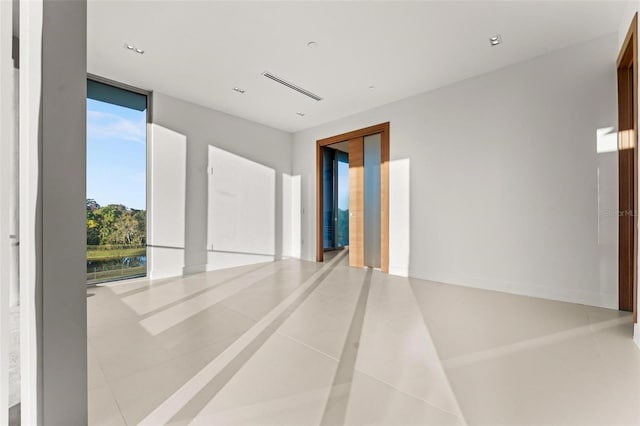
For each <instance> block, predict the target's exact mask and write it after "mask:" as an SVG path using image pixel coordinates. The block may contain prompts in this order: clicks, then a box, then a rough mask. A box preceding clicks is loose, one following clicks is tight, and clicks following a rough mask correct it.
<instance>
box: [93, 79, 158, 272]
mask: <svg viewBox="0 0 640 426" xmlns="http://www.w3.org/2000/svg"><path fill="white" fill-rule="evenodd" d="M148 98H149V96H148V93H146V92H143V91H140V90H137V89H133V88H128V87H123V86H121V85H118V84H117V83H113V82H107V81H105V80H103V79H98V78H94V77H92V78H90V79H89V80H88V81H87V203H86V214H87V284H98V283H102V282H108V281H115V280H122V279H128V278H136V277H143V276H146V274H147V247H146V242H147V225H146V222H147V206H146V200H147V122H148V121H149V108H148V105H149V99H148Z"/></svg>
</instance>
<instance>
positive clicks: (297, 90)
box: [262, 71, 322, 101]
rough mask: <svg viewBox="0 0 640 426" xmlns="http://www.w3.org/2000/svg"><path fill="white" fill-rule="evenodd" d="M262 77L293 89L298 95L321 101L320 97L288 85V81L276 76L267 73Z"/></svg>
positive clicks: (290, 84)
mask: <svg viewBox="0 0 640 426" xmlns="http://www.w3.org/2000/svg"><path fill="white" fill-rule="evenodd" d="M262 75H264V76H265V77H267V78H270V79H271V80H273V81H275V82H276V83H280V84H282V85H283V86H287V87H288V88H289V89H293V90H295V91H296V92H298V93H302V94H303V95H305V96H308V97H310V98H311V99H315V100H316V101H321V100H322V98H321V97H320V96H318V95H316V94H315V93H311V92H310V91H308V90H305V89H303V88H302V87H299V86H296V85H295V84H293V83H289V82H288V81H286V80H283V79H281V78H280V77H277V76H275V75H273V74H271V73H270V72H268V71H265V72H263V73H262Z"/></svg>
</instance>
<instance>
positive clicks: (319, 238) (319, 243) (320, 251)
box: [316, 141, 324, 262]
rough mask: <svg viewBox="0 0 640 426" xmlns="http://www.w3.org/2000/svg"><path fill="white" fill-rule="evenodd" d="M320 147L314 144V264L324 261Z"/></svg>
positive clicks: (318, 144)
mask: <svg viewBox="0 0 640 426" xmlns="http://www.w3.org/2000/svg"><path fill="white" fill-rule="evenodd" d="M318 142H319V141H318ZM322 146H323V145H320V143H316V222H317V223H316V262H322V261H324V237H323V235H322V223H323V216H324V212H323V211H322V204H323V201H322V199H323V197H324V191H323V189H322Z"/></svg>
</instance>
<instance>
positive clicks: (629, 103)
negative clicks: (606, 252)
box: [617, 13, 638, 323]
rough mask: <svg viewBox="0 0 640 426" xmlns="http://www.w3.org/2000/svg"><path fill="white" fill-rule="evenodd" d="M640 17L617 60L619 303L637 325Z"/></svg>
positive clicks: (633, 21) (634, 22) (636, 20)
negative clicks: (639, 60)
mask: <svg viewBox="0 0 640 426" xmlns="http://www.w3.org/2000/svg"><path fill="white" fill-rule="evenodd" d="M637 25H638V14H637V13H636V15H635V16H634V17H633V20H632V21H631V26H630V27H629V31H628V32H627V36H626V38H625V41H624V43H623V45H622V49H621V50H620V54H619V56H618V61H617V68H618V185H619V187H618V197H619V215H618V216H619V219H618V302H619V309H620V310H623V311H632V312H633V322H634V323H635V322H637V321H638V312H637V303H638V302H637V298H638V270H637V262H638V237H637V233H638V197H637V190H638V148H637V146H638V74H637V73H638V35H637Z"/></svg>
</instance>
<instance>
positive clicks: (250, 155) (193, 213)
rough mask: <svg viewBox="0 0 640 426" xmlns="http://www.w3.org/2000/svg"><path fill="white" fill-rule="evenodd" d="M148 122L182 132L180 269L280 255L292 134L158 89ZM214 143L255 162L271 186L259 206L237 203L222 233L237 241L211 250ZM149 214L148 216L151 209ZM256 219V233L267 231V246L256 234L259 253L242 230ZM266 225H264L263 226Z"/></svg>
mask: <svg viewBox="0 0 640 426" xmlns="http://www.w3.org/2000/svg"><path fill="white" fill-rule="evenodd" d="M153 122H154V125H158V126H162V127H164V128H166V129H169V130H172V131H174V132H177V133H179V134H181V135H184V136H186V194H185V195H186V196H185V200H186V204H185V206H186V207H185V234H184V237H185V241H184V243H185V245H184V247H185V252H184V273H194V272H201V271H204V270H206V269H216V268H219V267H224V266H232V265H238V264H248V263H256V262H260V261H265V258H264V256H256V254H258V255H259V254H268V255H270V257H269V259H273V258H280V257H281V256H283V239H290V235H291V232H292V231H291V223H290V222H287V223H284V215H283V210H284V208H287V209H289V204H287V203H289V201H287V203H285V200H284V199H283V179H284V178H283V176H284V175H290V174H291V135H290V134H289V133H286V132H283V131H280V130H276V129H273V128H269V127H266V126H263V125H260V124H257V123H254V122H251V121H247V120H244V119H241V118H237V117H233V116H230V115H228V114H225V113H222V112H219V111H214V110H211V109H208V108H205V107H202V106H199V105H195V104H192V103H189V102H186V101H183V100H180V99H176V98H173V97H170V96H167V95H164V94H162V93H158V92H155V93H154V94H153ZM214 148H215V149H220V150H223V151H225V152H226V153H228V154H230V155H233V156H234V158H237V159H238V161H239V162H240V163H241V164H245V165H246V164H250V163H252V164H254V165H255V166H256V167H252V168H251V170H254V171H255V170H268V174H269V175H270V176H273V185H272V186H273V191H272V193H271V194H264V195H265V196H267V197H268V198H267V202H265V203H266V204H269V205H265V206H262V208H263V210H259V208H260V207H261V206H257V205H255V203H243V204H242V205H241V206H239V208H241V209H242V211H241V215H240V216H239V217H236V218H235V219H238V220H240V222H237V221H236V222H234V223H233V224H230V225H233V226H234V229H236V231H237V233H236V234H234V235H226V236H225V238H226V241H231V240H233V241H236V242H237V244H235V245H233V247H232V246H229V245H228V244H227V245H226V246H224V247H215V246H214V247H213V248H214V249H215V250H214V251H211V244H212V243H211V242H208V235H209V234H210V232H209V231H210V230H209V227H210V226H209V225H210V224H211V220H212V219H211V218H212V215H213V216H215V212H214V211H212V209H210V203H209V194H210V191H209V185H210V178H209V176H212V179H216V170H214V172H213V173H214V174H213V175H210V174H209V168H210V164H209V158H210V156H209V152H210V150H211V149H214ZM152 155H153V154H152ZM242 160H246V161H242ZM231 172H232V171H231ZM151 173H153V171H151ZM240 173H241V172H240V171H238V174H240ZM222 174H223V177H222V178H224V176H225V175H226V177H227V178H231V176H230V175H229V173H227V172H224V171H223V173H222ZM227 183H229V182H227ZM236 183H237V184H238V185H240V186H242V185H243V183H242V182H236ZM265 203H262V204H265ZM271 203H272V205H271ZM285 204H286V205H285ZM264 209H266V210H264ZM218 213H220V212H219V211H218ZM266 213H268V214H269V215H271V216H270V217H271V218H272V219H270V220H269V222H268V223H265V222H264V215H265V214H266ZM150 214H151V216H153V212H150ZM256 221H258V222H257V223H260V224H261V228H262V229H261V231H260V232H261V238H262V237H265V236H270V237H269V238H270V239H269V242H267V243H266V244H268V245H269V247H266V248H265V247H264V243H265V241H263V240H264V238H262V239H261V243H260V244H261V245H260V246H259V251H260V252H261V253H256V250H257V249H256V246H255V244H253V241H251V235H245V234H246V232H245V231H246V230H247V229H254V228H255V226H254V224H255V223H256ZM243 224H244V227H243ZM265 227H267V229H263V228H265ZM216 229H218V230H220V229H222V228H216ZM212 231H214V232H215V229H214V230H212ZM150 238H153V236H152V235H150ZM267 249H268V250H267ZM262 251H268V253H262Z"/></svg>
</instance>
